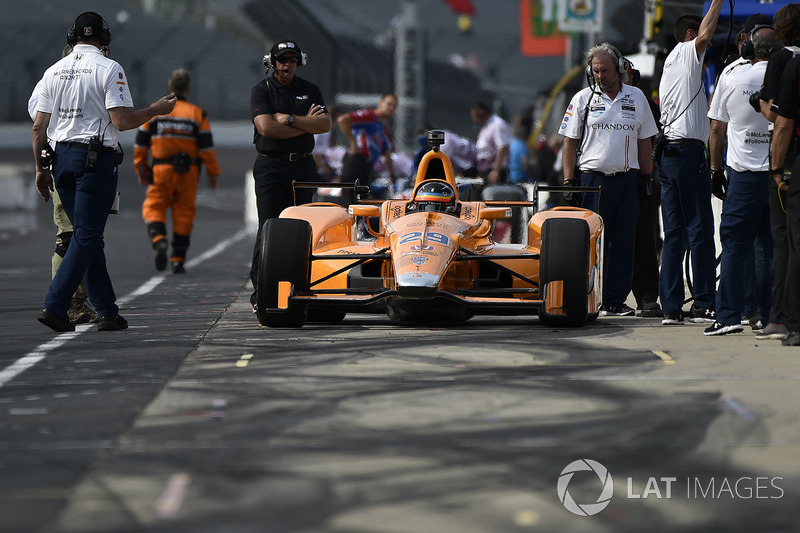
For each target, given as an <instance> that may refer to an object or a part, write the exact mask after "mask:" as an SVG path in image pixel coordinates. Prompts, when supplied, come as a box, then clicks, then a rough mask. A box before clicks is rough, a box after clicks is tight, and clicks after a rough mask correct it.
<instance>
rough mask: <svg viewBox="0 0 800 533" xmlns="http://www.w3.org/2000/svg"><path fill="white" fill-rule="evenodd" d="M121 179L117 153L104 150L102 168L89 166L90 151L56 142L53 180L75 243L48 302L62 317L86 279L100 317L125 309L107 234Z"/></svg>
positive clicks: (56, 278) (101, 158)
mask: <svg viewBox="0 0 800 533" xmlns="http://www.w3.org/2000/svg"><path fill="white" fill-rule="evenodd" d="M117 178H118V175H117V165H116V163H114V154H113V153H112V152H108V151H104V152H100V154H99V155H98V158H97V168H95V169H94V170H87V169H86V150H81V149H80V148H67V147H66V146H62V145H57V146H56V150H55V157H54V160H53V179H54V180H55V184H56V189H57V190H58V194H59V196H60V197H61V203H62V204H63V206H64V211H65V212H66V214H67V216H68V217H69V219H70V220H71V221H72V225H73V227H74V229H73V233H72V241H71V242H70V245H69V248H68V249H67V253H66V254H64V260H63V261H61V266H59V267H58V272H56V275H55V277H54V278H53V281H52V282H51V283H50V289H49V290H48V291H47V298H46V299H45V304H44V306H45V308H47V309H49V310H50V311H52V312H53V313H55V314H57V315H59V316H66V315H67V309H69V306H70V300H71V298H72V295H73V294H74V293H75V289H77V288H78V285H80V282H81V280H82V279H83V280H84V281H85V282H86V291H87V292H88V294H89V301H90V302H91V304H92V305H93V306H94V308H95V309H96V310H97V314H98V316H100V317H104V316H111V317H113V316H116V315H117V314H118V313H119V307H117V304H116V299H117V297H116V295H115V294H114V287H113V285H112V284H111V278H110V277H109V275H108V270H107V269H106V256H105V252H104V251H103V248H104V242H103V232H104V231H105V228H106V220H108V213H109V211H110V210H111V205H112V204H113V203H114V197H115V196H116V192H117Z"/></svg>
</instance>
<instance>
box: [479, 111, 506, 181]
mask: <svg viewBox="0 0 800 533" xmlns="http://www.w3.org/2000/svg"><path fill="white" fill-rule="evenodd" d="M503 146H511V128H510V127H509V126H508V122H506V121H505V120H503V119H502V118H500V117H498V116H497V115H492V116H490V117H489V118H488V119H487V120H486V123H485V124H484V125H483V128H481V132H480V133H479V134H478V142H476V143H475V148H476V150H477V162H476V163H475V168H476V169H477V170H478V172H486V171H487V170H492V168H494V162H495V160H496V159H497V153H498V152H499V151H500V148H502V147H503Z"/></svg>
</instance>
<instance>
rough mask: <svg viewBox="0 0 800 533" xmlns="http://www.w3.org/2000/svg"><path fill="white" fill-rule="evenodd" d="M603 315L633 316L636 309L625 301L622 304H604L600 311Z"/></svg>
mask: <svg viewBox="0 0 800 533" xmlns="http://www.w3.org/2000/svg"><path fill="white" fill-rule="evenodd" d="M600 314H601V315H603V316H633V315H635V314H636V311H634V310H633V308H631V307H628V306H627V305H625V304H624V303H621V304H612V305H604V306H603V310H602V311H601V312H600Z"/></svg>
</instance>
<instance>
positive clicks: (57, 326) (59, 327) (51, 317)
mask: <svg viewBox="0 0 800 533" xmlns="http://www.w3.org/2000/svg"><path fill="white" fill-rule="evenodd" d="M36 320H38V321H39V322H41V323H42V324H44V325H45V326H47V327H48V328H50V329H52V330H53V331H58V332H59V333H61V332H64V331H75V324H73V323H72V322H70V321H69V318H67V317H65V316H58V315H57V314H55V313H54V312H52V311H50V310H49V309H42V312H41V313H39V316H38V317H36Z"/></svg>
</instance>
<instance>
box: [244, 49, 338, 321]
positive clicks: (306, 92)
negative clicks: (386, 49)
mask: <svg viewBox="0 0 800 533" xmlns="http://www.w3.org/2000/svg"><path fill="white" fill-rule="evenodd" d="M263 61H264V66H266V67H267V77H266V79H264V80H261V81H260V82H259V83H258V84H256V85H255V86H254V87H253V88H252V90H251V91H250V112H251V116H252V119H253V127H254V135H253V143H255V145H256V151H257V152H258V155H257V156H256V160H255V163H254V164H253V178H254V179H255V191H256V206H257V209H258V233H257V235H256V242H255V246H254V248H253V262H252V264H251V267H250V280H251V281H252V283H253V288H254V289H255V288H256V287H257V284H258V264H259V262H260V260H261V250H260V248H261V246H260V243H261V230H262V227H263V226H264V222H266V220H267V219H269V218H276V217H278V216H279V215H280V214H281V211H283V210H284V209H286V208H287V207H289V206H291V205H294V193H293V191H292V181H314V180H315V179H316V176H317V166H316V163H314V158H313V157H311V151H312V150H313V149H314V134H317V133H325V132H327V131H329V130H330V129H331V119H330V116H329V115H328V112H327V110H326V108H325V101H324V100H323V98H322V92H321V91H320V90H319V88H318V87H317V86H316V85H314V84H313V83H311V82H309V81H307V80H304V79H302V78H299V77H297V76H295V71H296V70H297V67H300V66H303V65H305V64H306V62H307V56H306V54H305V53H304V52H303V51H302V50H301V49H300V46H298V44H297V43H296V42H294V41H290V40H287V39H283V40H280V41H278V42H276V43H275V44H274V45H273V47H272V49H270V51H269V53H268V54H267V55H265V56H264V60H263ZM270 69H272V74H271V75H270V72H269V71H270ZM311 197H312V193H311V192H310V190H307V189H299V190H298V191H297V203H298V204H302V203H307V202H309V201H311ZM250 303H252V304H253V306H254V307H253V309H254V310H255V304H256V293H255V291H254V292H253V294H252V296H251V297H250Z"/></svg>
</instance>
